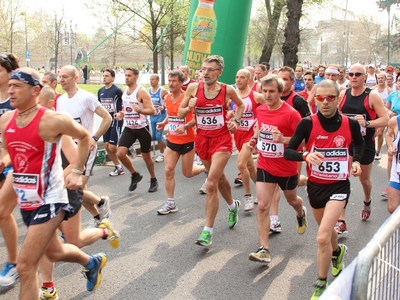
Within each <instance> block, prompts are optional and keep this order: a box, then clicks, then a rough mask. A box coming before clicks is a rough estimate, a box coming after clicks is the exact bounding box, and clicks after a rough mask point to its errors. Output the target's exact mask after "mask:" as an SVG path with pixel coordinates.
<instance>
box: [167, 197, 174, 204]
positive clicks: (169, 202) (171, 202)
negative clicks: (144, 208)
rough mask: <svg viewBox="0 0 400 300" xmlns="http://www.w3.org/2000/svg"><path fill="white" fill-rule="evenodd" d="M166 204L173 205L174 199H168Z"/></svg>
mask: <svg viewBox="0 0 400 300" xmlns="http://www.w3.org/2000/svg"><path fill="white" fill-rule="evenodd" d="M167 202H168V204H175V199H174V198H168V199H167Z"/></svg>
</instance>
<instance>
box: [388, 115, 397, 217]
mask: <svg viewBox="0 0 400 300" xmlns="http://www.w3.org/2000/svg"><path fill="white" fill-rule="evenodd" d="M399 123H400V116H395V117H392V118H391V119H390V121H389V124H388V131H387V134H386V143H387V146H388V156H389V157H390V158H391V162H392V163H391V165H390V166H388V167H389V170H390V178H389V187H388V195H387V199H388V203H387V206H388V211H389V213H391V214H392V213H393V212H394V211H395V210H396V208H397V207H398V206H399V205H400V175H399V173H400V167H399V160H400V159H399V158H400V147H399V145H400V135H399Z"/></svg>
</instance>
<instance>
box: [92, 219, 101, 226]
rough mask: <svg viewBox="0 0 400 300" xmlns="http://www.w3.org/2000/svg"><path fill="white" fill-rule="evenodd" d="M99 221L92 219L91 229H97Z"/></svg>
mask: <svg viewBox="0 0 400 300" xmlns="http://www.w3.org/2000/svg"><path fill="white" fill-rule="evenodd" d="M100 223H101V221H100V220H99V219H96V218H93V224H92V227H93V228H98V227H99V225H100Z"/></svg>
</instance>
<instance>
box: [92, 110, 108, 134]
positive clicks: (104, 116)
mask: <svg viewBox="0 0 400 300" xmlns="http://www.w3.org/2000/svg"><path fill="white" fill-rule="evenodd" d="M94 113H95V114H96V115H98V116H99V117H100V118H102V120H101V123H100V126H99V128H98V129H97V131H96V132H95V134H94V135H95V136H97V137H101V136H102V135H103V134H104V133H106V132H107V130H108V128H110V125H111V122H112V118H111V115H110V114H109V112H108V111H106V110H105V108H104V107H103V106H101V105H100V106H98V107H97V108H96V109H95V111H94Z"/></svg>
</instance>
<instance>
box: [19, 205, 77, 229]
mask: <svg viewBox="0 0 400 300" xmlns="http://www.w3.org/2000/svg"><path fill="white" fill-rule="evenodd" d="M20 211H21V215H22V219H23V220H24V223H25V225H26V226H28V227H29V226H31V225H37V224H43V223H46V222H47V221H49V220H51V219H53V218H55V217H56V216H57V215H58V214H59V213H60V212H61V211H65V212H66V213H65V216H64V220H68V219H69V218H70V217H71V216H73V215H74V208H73V207H72V206H71V205H69V204H68V203H51V204H44V205H42V206H39V207H38V208H36V209H35V210H24V209H20Z"/></svg>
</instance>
